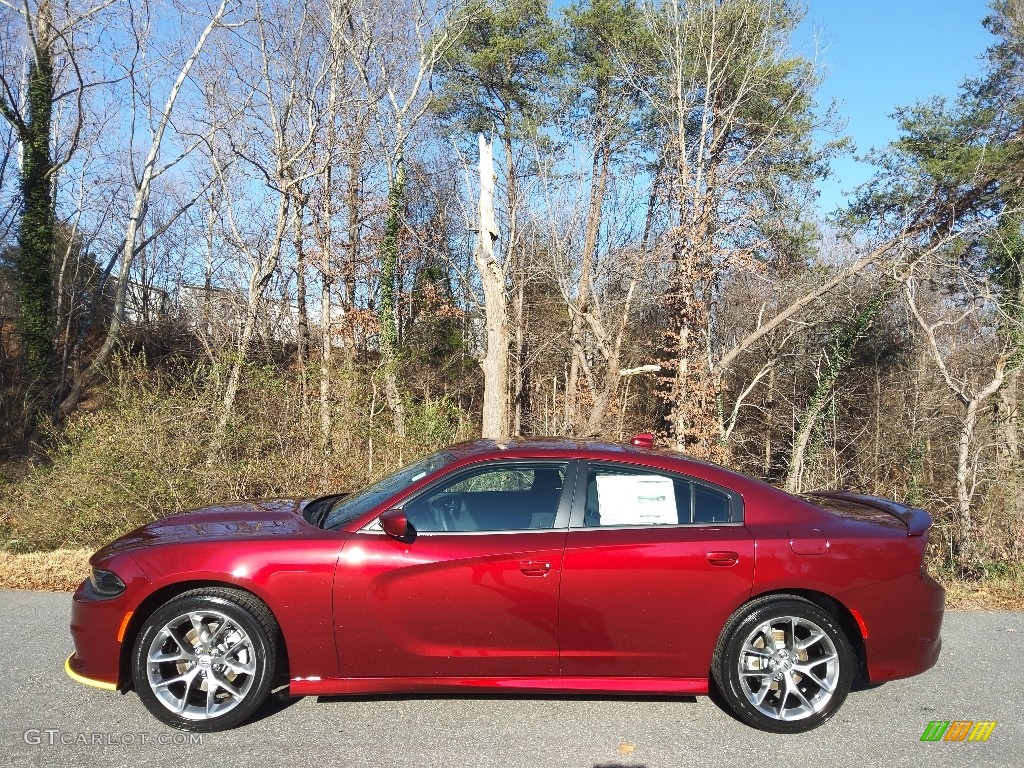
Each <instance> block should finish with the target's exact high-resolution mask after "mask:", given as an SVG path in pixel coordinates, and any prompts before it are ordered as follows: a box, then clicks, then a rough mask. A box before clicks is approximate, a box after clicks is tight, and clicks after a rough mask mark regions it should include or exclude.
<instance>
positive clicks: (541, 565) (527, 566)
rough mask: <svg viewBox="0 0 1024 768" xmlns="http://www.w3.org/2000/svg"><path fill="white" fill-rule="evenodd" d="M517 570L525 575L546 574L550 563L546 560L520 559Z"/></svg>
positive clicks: (549, 568)
mask: <svg viewBox="0 0 1024 768" xmlns="http://www.w3.org/2000/svg"><path fill="white" fill-rule="evenodd" d="M519 570H520V571H522V572H523V573H524V574H526V575H527V576H547V575H548V571H550V570H551V563H549V562H547V561H546V560H520V561H519Z"/></svg>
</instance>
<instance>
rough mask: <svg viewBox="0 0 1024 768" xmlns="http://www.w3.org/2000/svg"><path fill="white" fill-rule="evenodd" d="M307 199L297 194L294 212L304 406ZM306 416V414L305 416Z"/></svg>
mask: <svg viewBox="0 0 1024 768" xmlns="http://www.w3.org/2000/svg"><path fill="white" fill-rule="evenodd" d="M304 207H305V201H304V200H303V199H302V196H301V195H296V196H295V211H294V213H293V214H292V226H293V228H294V229H293V232H292V235H293V243H294V247H295V304H296V315H297V318H296V325H297V328H296V340H295V341H296V345H295V346H296V355H297V357H298V362H299V379H300V382H301V385H302V406H303V409H305V408H306V406H307V405H308V403H307V395H308V385H307V381H306V373H307V371H306V368H307V363H308V362H309V312H308V309H307V307H306V250H305V248H304V247H303V238H302V225H303V221H302V219H303V216H302V211H303V208H304ZM303 418H305V416H303Z"/></svg>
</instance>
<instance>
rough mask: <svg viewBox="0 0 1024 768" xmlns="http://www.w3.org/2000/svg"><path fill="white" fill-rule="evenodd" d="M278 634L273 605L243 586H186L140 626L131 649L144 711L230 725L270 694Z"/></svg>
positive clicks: (206, 727)
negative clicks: (269, 604) (187, 588)
mask: <svg viewBox="0 0 1024 768" xmlns="http://www.w3.org/2000/svg"><path fill="white" fill-rule="evenodd" d="M279 637H280V630H279V629H278V626H277V622H275V621H274V617H273V616H272V615H271V613H270V610H269V609H268V608H267V606H266V605H265V604H264V603H263V602H262V601H261V600H259V599H257V598H256V597H254V596H253V595H251V594H249V593H248V592H242V591H240V590H235V589H221V588H212V587H211V588H206V589H194V590H191V591H189V592H184V593H182V594H180V595H178V596H177V597H174V598H172V599H171V600H169V601H167V602H166V603H164V604H163V605H162V606H160V607H159V608H158V609H157V610H156V611H154V612H153V613H152V615H150V616H149V618H148V619H146V623H145V624H144V625H143V626H142V629H141V630H140V632H139V634H138V637H137V638H136V640H135V645H134V647H133V649H132V679H133V681H134V684H135V690H136V691H137V692H138V694H139V698H140V699H142V703H143V704H145V705H146V709H148V710H149V711H150V712H151V713H152V714H153V715H154V716H155V717H156V718H157V719H158V720H160V721H162V722H164V723H166V724H167V725H170V726H172V727H174V728H178V729H180V730H184V731H198V732H209V731H222V730H226V729H228V728H234V727H235V726H236V725H239V724H240V723H242V722H244V721H245V720H247V719H248V718H249V717H250V716H252V714H253V713H254V712H255V711H256V710H257V709H259V708H260V706H261V705H262V704H263V702H264V701H266V699H267V696H268V695H269V694H270V691H271V688H272V687H273V683H274V678H275V671H276V669H277V664H278V649H279ZM211 689H212V690H211Z"/></svg>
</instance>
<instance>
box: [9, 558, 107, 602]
mask: <svg viewBox="0 0 1024 768" xmlns="http://www.w3.org/2000/svg"><path fill="white" fill-rule="evenodd" d="M91 554H92V550H90V549H58V550H55V551H53V552H28V553H24V554H17V555H16V554H12V553H10V552H5V551H3V550H0V589H42V590H50V591H55V592H71V591H72V590H74V589H77V588H78V585H79V584H81V583H82V579H84V578H85V577H86V576H88V575H89V555H91Z"/></svg>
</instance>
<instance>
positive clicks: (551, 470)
mask: <svg viewBox="0 0 1024 768" xmlns="http://www.w3.org/2000/svg"><path fill="white" fill-rule="evenodd" d="M567 467H568V464H567V463H566V462H538V463H523V462H515V463H509V464H500V465H494V464H492V465H489V466H487V467H481V468H477V469H472V470H469V471H468V472H460V473H459V474H458V475H457V476H456V477H454V478H452V479H451V480H449V481H448V482H443V483H441V484H440V485H437V486H434V487H433V488H431V489H430V490H428V491H427V492H425V493H424V494H422V495H420V496H417V497H416V498H414V499H412V500H411V501H409V502H408V503H406V505H405V507H404V509H405V513H406V516H407V517H408V519H409V522H410V523H412V526H413V527H414V528H415V529H416V531H417V532H420V533H438V532H452V533H468V532H474V531H516V530H532V529H550V528H553V527H554V524H555V516H556V515H557V513H558V502H559V499H560V498H561V494H562V485H563V484H564V482H565V473H566V469H567Z"/></svg>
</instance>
